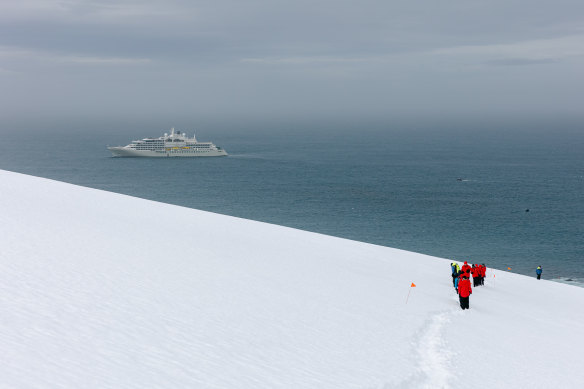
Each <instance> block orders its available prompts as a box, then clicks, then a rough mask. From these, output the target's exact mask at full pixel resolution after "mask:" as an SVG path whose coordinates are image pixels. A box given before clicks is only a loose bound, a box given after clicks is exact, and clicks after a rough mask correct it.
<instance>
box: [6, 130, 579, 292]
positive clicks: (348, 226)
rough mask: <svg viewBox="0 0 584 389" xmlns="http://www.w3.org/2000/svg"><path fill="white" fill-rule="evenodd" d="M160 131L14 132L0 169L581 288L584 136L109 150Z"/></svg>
mask: <svg viewBox="0 0 584 389" xmlns="http://www.w3.org/2000/svg"><path fill="white" fill-rule="evenodd" d="M179 129H180V130H184V129H182V128H179ZM167 131H168V130H167ZM162 132H164V130H160V129H157V128H145V127H142V126H139V127H138V126H136V128H129V129H128V128H125V129H124V130H123V131H114V130H113V129H109V130H104V129H103V128H102V129H98V128H93V129H87V128H78V129H74V128H73V129H69V130H55V129H44V128H34V129H30V130H21V131H13V132H11V131H5V132H4V133H3V135H2V142H1V143H0V169H5V170H10V171H15V172H20V173H25V174H31V175H35V176H40V177H47V178H51V179H55V180H59V181H65V182H69V183H73V184H78V185H83V186H88V187H92V188H98V189H103V190H107V191H112V192H117V193H123V194H127V195H131V196H137V197H141V198H146V199H150V200H156V201H161V202H165V203H170V204H177V205H181V206H186V207H190V208H196V209H202V210H207V211H211V212H217V213H221V214H227V215H232V216H238V217H243V218H248V219H253V220H260V221H264V222H269V223H275V224H280V225H284V226H289V227H294V228H299V229H303V230H308V231H314V232H319V233H324V234H329V235H334V236H339V237H343V238H349V239H354V240H359V241H364V242H370V243H374V244H379V245H384V246H390V247H395V248H400V249H404V250H410V251H415V252H420V253H425V254H429V255H434V256H439V257H444V258H450V259H455V260H460V261H463V260H468V261H470V262H473V263H485V264H487V266H489V267H494V268H498V269H507V267H510V268H511V269H512V271H513V272H517V273H521V274H526V275H530V276H534V275H535V268H536V267H537V266H538V265H542V267H543V269H544V278H546V279H556V280H559V281H563V282H570V283H576V284H581V285H582V284H583V283H584V131H578V129H577V128H576V129H574V128H572V129H566V130H562V129H559V130H558V129H557V128H549V129H540V130H538V131H535V130H534V131H530V130H529V129H517V128H514V127H513V126H509V128H505V126H501V127H500V128H497V129H484V130H479V129H469V128H458V129H444V128H442V129H432V128H427V129H413V128H400V127H399V126H393V127H392V126H389V125H388V126H381V125H378V126H373V127H372V128H362V127H361V128H359V127H357V126H351V125H346V126H344V127H343V126H326V125H316V124H315V125H313V126H311V125H306V124H305V125H303V126H292V125H290V126H288V127H287V126H286V125H279V128H276V129H274V128H270V127H269V126H265V127H263V128H262V127H261V126H260V127H258V128H251V126H249V128H242V127H241V126H233V128H227V127H224V128H216V129H213V130H212V131H211V130H209V131H208V130H204V129H203V130H200V131H198V133H197V137H198V138H199V140H202V141H207V140H210V141H213V142H215V143H216V144H217V145H219V146H222V147H223V148H225V149H226V150H227V151H228V152H229V153H230V156H229V157H225V158H193V159H179V158H176V159H147V158H144V159H140V158H112V157H111V156H110V154H109V152H108V151H107V150H106V148H105V147H106V145H108V144H109V145H125V144H127V143H129V142H130V141H131V140H133V139H139V138H143V137H147V136H159V135H161V134H162ZM189 135H192V132H189ZM186 233H188V231H186ZM444 271H445V274H446V276H449V271H450V270H449V269H448V268H446V269H445V270H444Z"/></svg>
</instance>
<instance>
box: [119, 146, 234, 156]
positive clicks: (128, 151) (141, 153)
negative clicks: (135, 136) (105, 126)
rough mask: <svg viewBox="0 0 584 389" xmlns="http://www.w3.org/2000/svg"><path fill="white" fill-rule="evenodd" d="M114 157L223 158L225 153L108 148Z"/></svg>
mask: <svg viewBox="0 0 584 389" xmlns="http://www.w3.org/2000/svg"><path fill="white" fill-rule="evenodd" d="M108 150H109V151H111V152H112V155H113V156H114V157H224V156H227V155H228V154H227V152H226V151H225V150H223V149H221V150H181V149H179V150H165V151H152V150H134V149H130V148H127V147H108Z"/></svg>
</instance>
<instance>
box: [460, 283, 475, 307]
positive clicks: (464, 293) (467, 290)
mask: <svg viewBox="0 0 584 389" xmlns="http://www.w3.org/2000/svg"><path fill="white" fill-rule="evenodd" d="M471 294H472V288H471V287H470V280H469V279H468V277H466V276H463V277H462V280H461V281H460V282H459V283H458V299H459V300H460V307H461V308H462V309H463V310H465V309H470V306H469V296H470V295H471Z"/></svg>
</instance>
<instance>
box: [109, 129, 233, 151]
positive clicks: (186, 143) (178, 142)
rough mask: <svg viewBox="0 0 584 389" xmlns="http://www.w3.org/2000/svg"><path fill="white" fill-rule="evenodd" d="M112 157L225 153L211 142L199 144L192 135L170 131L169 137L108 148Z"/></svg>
mask: <svg viewBox="0 0 584 389" xmlns="http://www.w3.org/2000/svg"><path fill="white" fill-rule="evenodd" d="M108 150H109V151H111V152H112V154H113V156H114V157H223V156H226V155H227V152H226V151H225V150H223V149H222V148H221V147H218V146H215V145H214V144H213V143H212V142H199V141H197V139H196V138H195V136H194V135H193V137H192V138H189V137H188V136H187V134H186V133H184V132H183V133H181V132H180V131H175V130H174V128H172V129H171V131H170V135H169V134H164V136H161V137H159V138H144V139H142V140H135V141H132V143H130V144H129V145H127V146H116V147H108Z"/></svg>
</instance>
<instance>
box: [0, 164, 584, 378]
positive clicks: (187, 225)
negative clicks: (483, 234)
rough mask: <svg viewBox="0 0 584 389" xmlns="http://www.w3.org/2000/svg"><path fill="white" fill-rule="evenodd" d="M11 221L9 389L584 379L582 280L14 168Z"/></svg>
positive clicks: (3, 187) (5, 246)
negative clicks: (470, 267)
mask: <svg viewBox="0 0 584 389" xmlns="http://www.w3.org/2000/svg"><path fill="white" fill-rule="evenodd" d="M0 221H1V223H0V246H1V249H0V306H1V311H2V312H1V320H0V350H1V352H0V388H140V389H143V388H204V389H206V388H229V389H231V388H233V389H248V388H249V389H261V388H266V389H267V388H269V389H278V388H291V389H292V388H293V389H295V388H306V389H309V388H310V389H312V388H314V389H342V388H359V389H373V388H375V389H389V388H423V387H427V388H467V387H472V386H475V387H479V388H551V387H558V388H582V387H584V369H582V366H583V365H582V360H581V358H580V357H579V355H580V354H581V350H583V349H584V309H583V307H584V288H578V287H574V286H570V285H564V284H560V283H554V282H550V281H546V280H541V281H537V280H536V279H535V278H528V277H525V276H521V275H516V274H512V273H508V272H503V271H498V270H490V271H489V273H488V274H487V275H488V277H487V280H486V285H485V286H483V287H479V288H475V289H474V290H473V291H474V293H473V294H472V296H471V300H470V307H471V309H470V310H469V311H464V312H463V311H462V310H461V309H460V308H459V306H458V301H457V296H456V294H455V293H454V289H453V288H452V284H451V278H450V267H449V263H450V261H449V260H446V259H440V258H434V257H429V256H425V255H421V254H416V253H411V252H406V251H401V250H396V249H391V248H387V247H381V246H375V245H371V244H365V243H361V242H355V241H350V240H345V239H339V238H334V237H330V236H325V235H320V234H315V233H310V232H305V231H300V230H295V229H290V228H285V227H280V226H275V225H270V224H265V223H259V222H254V221H250V220H244V219H238V218H233V217H229V216H223V215H217V214H212V213H208V212H202V211H197V210H192V209H188V208H182V207H178V206H173V205H168V204H162V203H157V202H153V201H147V200H142V199H137V198H132V197H129V196H124V195H119V194H114V193H108V192H103V191H99V190H94V189H88V188H84V187H79V186H74V185H69V184H65V183H61V182H56V181H51V180H46V179H42V178H36V177H31V176H26V175H21V174H16V173H11V172H6V171H0ZM469 260H472V259H471V258H469ZM487 265H488V264H487ZM534 265H535V264H534ZM412 283H415V285H416V287H411V284H412ZM408 293H410V295H409V298H408ZM406 298H408V300H407V304H406Z"/></svg>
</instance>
